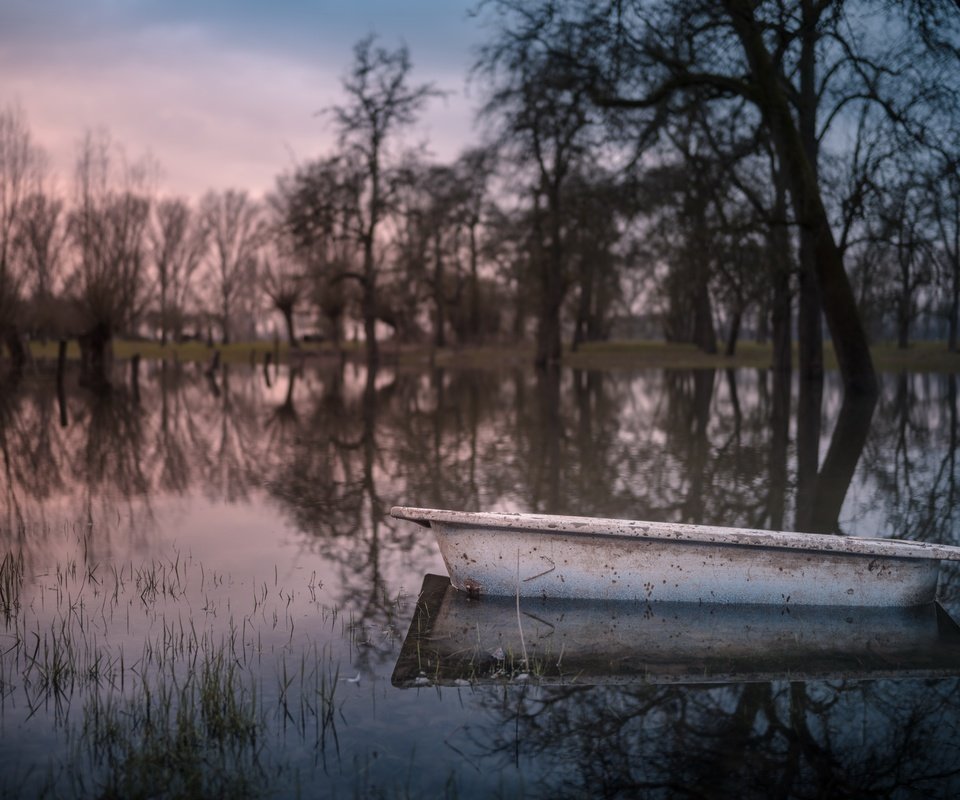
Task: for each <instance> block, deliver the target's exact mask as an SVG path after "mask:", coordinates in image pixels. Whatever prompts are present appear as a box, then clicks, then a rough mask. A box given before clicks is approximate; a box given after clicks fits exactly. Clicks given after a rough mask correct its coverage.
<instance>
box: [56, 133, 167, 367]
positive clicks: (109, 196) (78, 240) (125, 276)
mask: <svg viewBox="0 0 960 800" xmlns="http://www.w3.org/2000/svg"><path fill="white" fill-rule="evenodd" d="M149 169H150V167H149V164H147V163H146V162H139V163H136V164H129V163H128V162H127V161H126V159H125V158H124V155H123V152H122V150H121V149H120V148H118V147H117V146H116V145H115V144H114V143H113V142H112V141H111V139H110V137H109V136H108V135H107V134H106V133H103V132H101V133H97V134H93V133H89V132H88V133H87V134H86V135H85V136H84V138H83V140H82V141H81V143H80V148H79V153H78V156H77V165H76V173H75V202H74V206H73V208H72V209H71V212H70V216H69V230H70V238H71V240H72V243H73V245H74V248H73V249H74V263H73V265H72V270H71V272H70V274H69V277H68V279H67V285H66V288H67V290H68V294H70V295H71V296H72V297H73V298H74V300H75V302H76V304H77V307H78V309H79V321H78V325H79V334H80V336H79V341H80V350H81V356H82V359H81V360H82V367H83V374H84V377H85V379H86V380H87V381H89V382H90V383H91V384H92V385H94V386H106V385H109V376H108V372H107V368H108V366H109V359H110V345H111V342H112V339H113V336H114V335H115V334H116V333H117V332H120V331H123V330H125V329H129V328H130V327H132V325H133V324H134V322H135V321H136V320H137V319H138V318H139V316H140V314H141V312H142V311H143V307H144V304H145V300H146V298H145V292H144V289H145V285H146V271H147V263H146V262H147V252H146V229H147V225H148V222H149V215H150V198H149V194H148V188H149Z"/></svg>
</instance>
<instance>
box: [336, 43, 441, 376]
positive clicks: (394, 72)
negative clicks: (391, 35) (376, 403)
mask: <svg viewBox="0 0 960 800" xmlns="http://www.w3.org/2000/svg"><path fill="white" fill-rule="evenodd" d="M353 52H354V63H353V66H352V68H351V70H350V73H349V74H348V75H347V77H346V78H345V79H344V81H343V89H344V91H345V92H346V95H347V102H346V103H345V104H343V105H338V106H333V107H332V108H330V109H328V111H329V112H330V113H331V114H332V115H333V118H334V121H335V124H336V126H337V128H338V130H339V134H340V144H341V146H342V147H345V148H346V149H347V152H348V153H350V154H353V156H354V157H355V158H356V159H357V161H358V163H360V164H362V166H363V170H364V171H363V176H362V178H363V185H362V187H360V188H361V192H362V201H361V202H360V203H359V204H358V212H359V213H358V218H357V229H356V240H357V242H358V244H359V245H360V248H361V250H362V253H363V258H362V266H361V269H360V271H359V272H345V273H343V274H344V276H345V277H346V276H349V277H352V278H355V279H356V280H358V281H359V282H360V285H361V288H362V292H363V296H362V306H363V327H364V334H365V336H366V345H367V359H368V361H369V362H370V364H372V365H375V364H377V363H378V361H379V350H378V347H377V336H376V323H377V313H378V308H379V302H378V297H377V279H378V272H379V267H380V263H379V254H378V252H377V248H378V238H377V237H378V231H379V228H380V223H381V222H382V221H383V218H384V215H385V213H386V209H387V207H388V203H389V194H390V191H389V185H388V184H387V182H386V181H385V180H384V176H385V170H386V166H387V162H388V160H389V158H388V157H389V146H390V144H391V143H392V139H393V137H394V135H395V134H396V133H397V132H398V131H400V130H402V129H403V128H405V127H407V126H409V125H411V124H412V123H413V122H414V121H415V120H416V117H417V114H418V112H419V111H420V110H421V109H422V108H423V106H424V104H425V103H426V102H427V100H428V99H429V98H431V97H434V96H436V95H437V94H439V93H438V92H437V90H436V89H434V88H433V86H432V85H430V84H420V85H418V86H410V83H409V74H410V70H411V63H410V53H409V51H408V50H407V48H406V47H405V46H402V47H400V48H398V49H397V50H393V51H391V50H387V49H385V48H383V47H377V46H375V39H374V37H373V36H368V37H366V38H364V39H361V40H360V41H359V42H358V43H357V44H356V46H355V47H354V50H353Z"/></svg>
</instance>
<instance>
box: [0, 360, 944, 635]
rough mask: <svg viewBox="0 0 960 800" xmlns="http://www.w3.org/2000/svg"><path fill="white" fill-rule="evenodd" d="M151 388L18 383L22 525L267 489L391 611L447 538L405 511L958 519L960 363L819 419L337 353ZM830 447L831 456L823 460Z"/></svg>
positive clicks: (308, 537) (709, 381) (863, 529)
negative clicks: (323, 359) (397, 515)
mask: <svg viewBox="0 0 960 800" xmlns="http://www.w3.org/2000/svg"><path fill="white" fill-rule="evenodd" d="M829 377H830V376H828V378H829ZM138 382H139V400H138V399H137V397H135V396H134V394H133V393H132V392H131V391H129V390H126V389H124V388H123V387H122V386H118V387H116V390H115V391H114V392H112V393H111V394H110V395H109V396H99V395H95V394H92V393H90V392H87V391H84V390H81V389H80V388H79V387H77V386H76V385H75V383H72V382H71V380H70V374H69V373H68V374H67V380H66V381H65V382H64V383H60V384H59V385H57V386H56V387H55V385H54V383H53V381H51V380H49V379H46V378H43V377H42V376H41V378H39V379H37V380H22V381H20V382H19V383H18V384H17V385H16V386H14V387H8V388H6V389H5V390H4V391H3V393H2V394H0V450H2V455H3V465H2V481H3V484H2V487H0V488H2V491H3V497H4V502H3V508H4V511H5V515H6V519H5V521H4V522H3V535H4V537H5V538H7V539H9V538H10V537H12V536H13V535H14V532H15V531H21V532H22V531H25V530H27V529H30V528H31V526H33V527H41V528H42V527H43V520H44V519H45V518H46V516H47V515H50V514H52V513H54V510H55V509H60V510H62V508H63V507H69V508H70V509H71V513H73V514H74V517H73V518H74V519H76V518H77V509H78V508H80V509H83V511H82V512H81V513H82V514H83V517H84V524H87V525H89V523H90V521H91V520H98V519H108V518H111V517H112V518H114V519H115V518H116V515H117V508H118V507H120V508H123V509H125V511H124V513H125V514H126V517H127V518H129V517H130V515H143V518H144V519H146V520H149V519H150V518H151V514H152V512H151V511H150V508H151V507H152V503H153V498H154V497H155V496H156V495H162V496H192V495H199V496H203V497H205V498H207V499H208V500H211V501H217V502H229V503H258V502H261V498H262V497H263V496H264V495H263V490H264V489H265V490H266V496H267V497H269V498H271V499H272V502H275V503H276V504H277V506H278V507H279V509H280V510H281V513H282V514H283V515H284V516H285V517H286V518H287V519H288V520H289V521H290V523H291V525H292V526H293V527H294V528H295V529H296V530H298V531H300V532H301V533H302V536H303V542H304V547H306V548H309V549H310V550H312V551H315V552H317V553H319V554H321V555H322V556H323V557H324V558H325V559H329V560H330V561H331V562H333V563H336V564H339V565H340V566H341V569H342V576H343V581H344V585H346V586H350V587H354V588H355V589H356V592H355V596H351V597H350V598H344V599H345V600H348V599H349V600H350V601H351V602H353V601H354V600H356V602H358V603H361V604H363V605H369V604H371V603H373V604H374V605H377V604H380V605H381V606H382V605H383V604H382V603H381V600H382V598H383V597H384V596H391V595H392V596H396V593H397V592H398V591H399V588H400V586H401V585H402V584H403V582H404V580H405V578H404V576H405V575H409V574H410V573H411V572H412V573H414V574H417V573H418V567H417V565H418V564H419V563H420V562H421V561H422V559H423V558H425V557H427V556H428V555H429V554H430V553H432V548H433V546H434V545H433V542H432V538H431V537H430V536H429V535H424V534H423V532H422V531H420V530H419V529H416V528H414V527H413V526H409V525H406V524H402V523H394V522H393V521H392V519H391V518H389V517H388V516H387V513H388V511H389V508H390V506H392V505H394V504H403V505H423V506H435V507H448V508H463V509H503V510H518V511H543V512H553V513H572V514H585V515H593V516H611V517H626V518H634V519H661V520H671V521H688V522H704V523H712V524H720V525H740V526H748V527H761V528H773V529H777V528H785V527H791V526H792V527H795V528H803V529H807V530H810V529H812V530H821V531H834V532H836V531H839V530H840V528H841V524H842V527H843V528H844V530H846V531H847V532H850V533H860V534H865V535H877V534H892V535H895V536H899V537H901V538H921V539H924V540H929V541H946V542H949V541H952V540H953V539H954V537H955V531H956V529H957V525H958V521H957V517H956V514H957V512H956V508H957V503H956V502H955V501H956V499H957V497H958V495H960V492H958V485H957V483H958V477H957V465H956V457H957V456H956V451H957V444H958V409H957V388H956V377H955V376H936V375H912V376H900V377H897V376H892V377H890V378H888V380H887V382H886V384H885V386H884V391H883V392H882V394H881V396H880V399H879V401H878V407H877V410H876V413H874V409H873V407H872V405H869V404H862V403H855V402H853V401H849V400H848V401H846V402H844V403H842V404H841V403H840V402H839V400H840V398H841V393H840V391H839V387H838V386H837V385H836V383H835V382H834V381H832V379H828V380H827V381H826V383H825V384H824V386H823V394H822V398H821V404H822V406H823V413H822V416H823V417H824V419H825V423H824V425H823V426H821V425H820V424H819V423H817V424H813V423H812V422H811V420H814V419H817V420H819V418H820V416H821V411H820V410H818V409H815V408H813V407H811V408H807V409H804V408H803V401H801V400H799V398H798V395H797V394H794V395H793V397H792V396H791V386H790V380H789V375H788V374H786V373H783V372H774V371H767V370H762V371H757V370H739V371H732V370H731V371H725V372H724V373H714V372H712V371H688V372H685V371H680V370H667V371H647V372H642V373H637V374H630V373H617V372H594V371H558V370H553V371H550V370H546V371H541V372H539V373H527V372H524V371H518V370H506V371H502V372H498V371H474V370H461V369H456V370H454V369H431V370H428V371H416V370H405V369H398V370H385V369H381V370H378V371H368V370H366V369H364V368H362V367H359V366H356V365H352V364H346V365H345V364H343V363H339V362H337V363H334V364H330V365H317V366H315V367H312V366H303V367H301V366H300V365H297V366H296V367H284V368H282V369H281V370H280V371H279V372H278V373H277V374H276V376H274V379H272V380H271V384H272V385H271V386H267V385H266V383H265V381H264V378H263V375H262V373H261V371H260V370H259V369H256V368H247V367H237V366H236V365H233V366H220V365H218V364H215V365H214V368H213V370H211V371H209V374H208V371H205V370H203V369H202V368H201V367H199V366H197V365H181V364H169V363H157V364H145V366H144V368H143V370H142V374H141V376H140V379H139V381H138ZM212 386H215V387H216V391H211V388H212ZM813 394H814V395H816V392H813ZM800 395H802V396H803V398H805V399H806V400H809V397H810V395H811V392H810V391H801V392H800ZM793 398H798V408H797V424H796V441H795V443H791V440H790V432H791V414H790V411H791V400H792V399H793ZM815 411H816V413H814V412H815ZM804 418H808V419H807V421H806V422H805V421H804ZM64 419H66V421H67V424H66V425H63V424H62V423H63V421H64ZM821 427H822V428H823V429H825V430H829V431H830V439H829V441H828V442H827V441H824V440H823V437H822V436H821ZM821 451H823V452H825V454H826V455H825V457H824V459H823V463H822V464H820V463H819V459H817V469H816V472H815V473H814V474H812V475H805V474H804V470H809V469H810V463H811V462H810V459H812V458H813V454H814V453H816V454H818V455H819V453H820V452H821ZM804 453H806V454H807V455H806V456H804V455H803V454H804ZM804 458H807V459H808V461H807V462H804V461H803V459H804ZM851 487H854V490H852V489H851ZM96 504H99V505H98V507H96V508H94V505H96ZM791 509H795V513H793V514H792V515H791ZM57 513H59V511H58V512H57ZM791 516H793V518H792V519H791ZM150 524H152V523H149V522H148V523H147V524H146V525H144V526H141V527H140V528H138V530H141V531H146V530H148V529H149V527H150ZM99 529H100V526H94V528H93V530H94V534H93V535H94V536H96V535H100V534H98V533H97V531H99ZM102 535H103V536H104V537H106V534H102ZM36 536H37V535H36V534H34V538H36ZM145 536H147V534H146V533H141V541H144V543H145V539H143V537H145ZM384 545H387V547H386V549H384ZM418 577H419V575H418ZM371 586H372V588H371ZM351 591H354V589H351ZM377 613H380V614H381V616H382V615H384V614H386V608H385V607H384V608H382V609H381V611H378V612H377Z"/></svg>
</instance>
